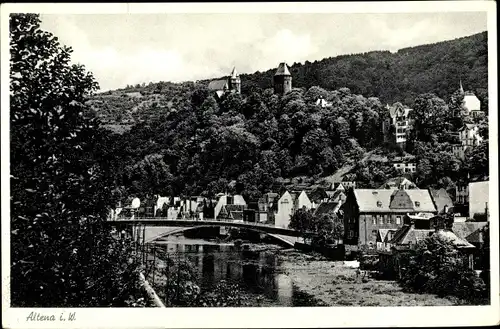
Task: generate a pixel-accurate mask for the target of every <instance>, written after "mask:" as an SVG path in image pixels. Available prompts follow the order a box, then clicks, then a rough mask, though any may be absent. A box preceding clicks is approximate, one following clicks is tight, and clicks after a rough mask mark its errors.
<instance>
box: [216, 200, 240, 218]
mask: <svg viewBox="0 0 500 329" xmlns="http://www.w3.org/2000/svg"><path fill="white" fill-rule="evenodd" d="M226 205H241V206H246V205H247V203H246V201H245V199H244V198H243V196H242V195H239V194H235V195H227V194H223V195H221V196H220V197H219V200H218V201H217V204H216V205H215V210H214V217H215V219H217V216H219V214H220V212H221V210H222V207H223V206H226Z"/></svg>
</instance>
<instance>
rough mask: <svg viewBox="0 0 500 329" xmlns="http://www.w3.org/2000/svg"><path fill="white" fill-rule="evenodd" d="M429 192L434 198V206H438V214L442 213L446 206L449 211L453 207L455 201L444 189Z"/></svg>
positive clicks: (431, 189)
mask: <svg viewBox="0 0 500 329" xmlns="http://www.w3.org/2000/svg"><path fill="white" fill-rule="evenodd" d="M429 192H430V194H431V196H432V200H433V201H434V205H435V206H436V210H437V211H438V213H442V212H443V211H444V207H445V206H448V209H451V208H452V207H453V201H452V200H451V197H450V195H449V194H448V192H446V190H445V189H444V188H441V189H439V190H436V189H433V188H429Z"/></svg>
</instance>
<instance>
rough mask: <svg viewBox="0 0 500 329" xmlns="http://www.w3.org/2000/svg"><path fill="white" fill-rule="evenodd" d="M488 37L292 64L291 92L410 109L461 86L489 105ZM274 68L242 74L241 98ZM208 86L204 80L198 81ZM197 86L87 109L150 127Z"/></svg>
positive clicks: (167, 87) (141, 88) (133, 89)
mask: <svg viewBox="0 0 500 329" xmlns="http://www.w3.org/2000/svg"><path fill="white" fill-rule="evenodd" d="M487 70H488V52H487V33H486V32H483V33H479V34H475V35H472V36H468V37H463V38H459V39H455V40H450V41H444V42H439V43H435V44H428V45H422V46H417V47H411V48H404V49H401V50H399V51H398V52H396V53H391V52H389V51H375V52H369V53H364V54H354V55H342V56H337V57H331V58H325V59H323V60H320V61H314V62H308V61H306V62H305V63H303V64H302V63H294V64H293V65H292V66H291V72H292V75H293V86H294V87H297V88H305V89H309V88H310V87H312V86H319V87H322V88H324V89H327V90H336V89H340V88H342V87H347V88H349V89H350V90H351V92H353V93H354V94H360V95H363V96H365V97H377V98H379V99H380V101H381V102H382V103H383V104H385V103H390V104H392V103H394V102H402V103H404V104H407V105H410V106H411V105H412V104H413V101H414V99H415V98H416V97H417V96H418V95H419V94H422V93H426V92H431V93H434V94H436V95H437V96H439V97H441V98H443V99H445V100H448V98H449V96H450V95H451V94H452V93H453V92H454V91H455V90H456V89H457V87H458V84H459V81H460V80H462V82H463V84H464V87H465V88H466V89H467V90H473V91H474V92H475V93H476V95H477V96H478V97H479V98H480V99H481V101H482V104H483V106H486V104H487V102H486V100H487V88H488V79H487ZM274 71H275V68H270V69H269V70H268V71H265V72H256V73H253V74H242V75H241V80H242V93H243V94H247V95H248V94H250V93H251V91H253V90H256V91H262V90H263V89H266V88H270V87H272V83H271V81H272V76H273V75H274ZM198 83H199V84H208V80H204V81H199V82H198ZM195 85H196V84H195V83H192V82H189V83H181V84H176V83H170V82H159V83H150V84H148V85H145V84H142V85H137V86H128V87H127V88H124V89H119V90H115V91H110V92H107V93H102V94H98V95H96V96H95V97H94V98H93V99H92V100H91V101H90V104H91V105H92V108H93V109H94V110H95V111H96V113H97V115H98V116H99V117H100V118H101V119H102V120H103V121H104V122H103V123H105V124H108V125H111V126H113V125H124V126H127V125H130V124H133V123H137V122H141V121H149V120H150V119H152V118H158V117H160V116H161V115H164V114H168V113H169V112H170V111H171V110H172V109H176V110H177V109H178V108H179V107H182V106H185V105H186V104H187V103H188V102H187V101H188V100H189V99H190V93H191V92H192V91H193V90H194V88H195Z"/></svg>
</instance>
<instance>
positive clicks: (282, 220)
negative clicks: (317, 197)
mask: <svg viewBox="0 0 500 329" xmlns="http://www.w3.org/2000/svg"><path fill="white" fill-rule="evenodd" d="M302 208H305V209H311V208H312V202H311V200H310V199H309V197H308V196H307V194H306V192H305V191H302V192H300V193H295V192H292V193H290V192H288V191H286V192H285V193H283V195H282V196H281V198H280V199H279V200H278V212H277V213H276V215H275V217H274V225H275V226H276V227H283V228H288V225H289V224H290V218H291V217H292V215H293V214H294V213H295V212H296V211H297V210H298V209H302Z"/></svg>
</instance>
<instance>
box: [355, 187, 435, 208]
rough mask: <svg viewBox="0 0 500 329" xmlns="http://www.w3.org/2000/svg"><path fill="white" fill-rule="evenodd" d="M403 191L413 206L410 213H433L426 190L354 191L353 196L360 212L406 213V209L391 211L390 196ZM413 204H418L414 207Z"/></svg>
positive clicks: (431, 203) (432, 206) (432, 205)
mask: <svg viewBox="0 0 500 329" xmlns="http://www.w3.org/2000/svg"><path fill="white" fill-rule="evenodd" d="M399 191H404V192H405V193H406V194H407V195H408V197H409V199H410V200H411V202H412V204H413V208H412V211H415V212H435V211H436V208H435V207H434V203H433V202H432V199H431V195H430V193H429V191H427V190H396V191H394V190H386V189H354V196H355V198H356V202H357V204H358V207H359V211H360V212H395V213H396V212H397V213H407V212H408V210H409V209H408V208H401V207H399V209H396V208H395V207H394V206H393V208H392V209H391V208H390V207H389V206H390V205H391V196H392V194H393V193H397V192H399ZM415 202H418V203H419V206H418V207H416V205H415Z"/></svg>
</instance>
